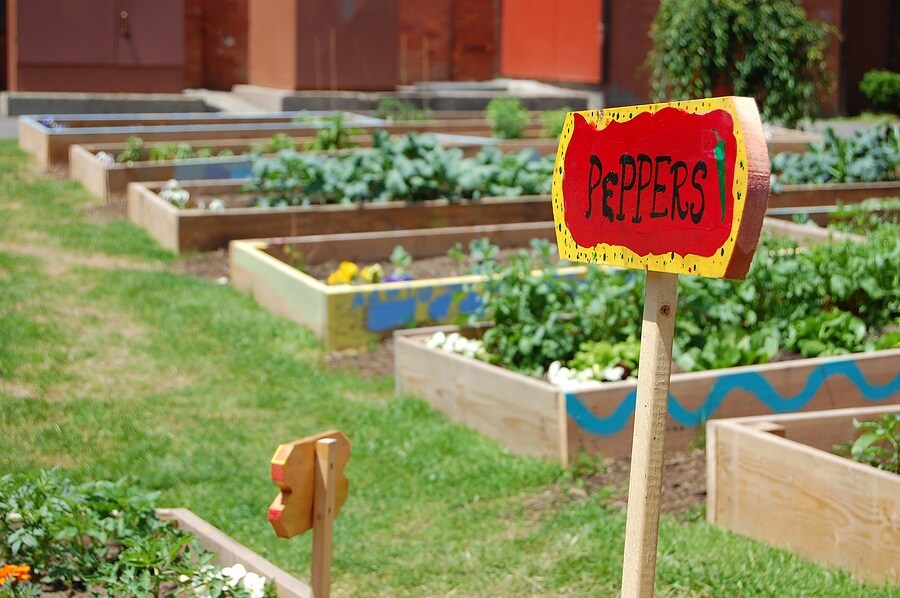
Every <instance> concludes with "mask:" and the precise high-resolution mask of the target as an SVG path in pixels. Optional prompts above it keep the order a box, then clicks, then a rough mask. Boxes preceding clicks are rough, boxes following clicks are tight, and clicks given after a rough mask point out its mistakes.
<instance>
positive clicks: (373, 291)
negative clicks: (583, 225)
mask: <svg viewBox="0 0 900 598" xmlns="http://www.w3.org/2000/svg"><path fill="white" fill-rule="evenodd" d="M485 237H487V238H489V239H490V240H491V242H492V243H494V244H496V245H498V246H499V247H501V248H503V249H509V248H527V247H528V244H529V241H530V240H531V239H534V238H541V239H545V240H547V241H552V240H554V239H555V236H554V231H553V223H552V222H537V223H529V224H501V225H493V226H492V225H479V226H467V227H456V228H439V229H433V230H404V231H387V232H375V233H356V234H334V235H315V236H308V237H294V238H289V239H268V240H253V241H232V242H231V245H230V247H229V260H230V269H229V270H230V280H231V284H232V285H234V287H235V288H237V289H238V290H241V291H244V292H249V293H250V294H251V295H252V296H253V298H254V299H255V300H256V301H257V302H258V303H259V304H260V305H262V306H263V307H265V308H266V309H268V310H269V311H272V312H273V313H276V314H278V315H281V316H284V317H286V318H288V319H290V320H293V321H295V322H298V323H300V324H303V325H305V326H308V327H309V328H310V329H312V331H313V333H314V334H315V335H316V336H317V337H318V338H321V339H322V340H323V342H324V344H325V349H326V350H329V351H330V350H336V349H344V348H349V347H364V346H366V344H368V343H371V342H376V341H380V340H381V339H383V338H384V337H385V336H387V335H389V334H390V333H391V332H392V331H393V330H396V329H398V328H403V327H409V326H412V325H422V324H428V323H448V322H453V321H455V320H456V318H457V317H458V316H459V315H464V314H469V313H471V312H472V310H473V309H474V308H475V306H476V305H477V303H478V297H477V291H478V289H479V288H480V284H481V282H482V281H483V280H484V277H483V276H479V275H461V276H449V277H437V278H426V279H417V280H409V281H398V282H380V283H376V284H354V285H349V284H340V285H329V284H326V283H325V282H323V281H322V280H320V279H318V278H315V277H313V276H311V275H309V274H307V273H305V272H301V271H300V270H298V269H296V268H294V267H292V266H291V265H289V263H288V262H291V261H292V258H291V256H296V257H297V259H300V260H302V262H303V265H304V266H305V267H309V266H313V265H315V264H318V263H321V262H326V261H328V262H330V261H333V260H336V259H337V260H347V261H352V262H357V263H359V264H360V265H365V264H370V263H373V262H378V261H388V258H389V256H390V254H391V251H392V250H393V248H394V247H395V246H397V245H400V246H402V247H403V248H404V249H405V250H406V251H407V252H408V253H409V254H410V255H411V256H412V257H413V258H414V259H415V260H422V259H425V258H433V257H440V256H445V255H446V253H447V251H448V250H449V249H450V248H451V247H453V246H454V244H455V243H461V244H462V245H464V246H465V245H468V244H469V243H470V242H471V241H473V240H477V239H481V238H485ZM582 270H583V268H578V267H573V268H571V269H567V270H566V271H567V272H571V273H573V274H574V273H577V272H580V271H582Z"/></svg>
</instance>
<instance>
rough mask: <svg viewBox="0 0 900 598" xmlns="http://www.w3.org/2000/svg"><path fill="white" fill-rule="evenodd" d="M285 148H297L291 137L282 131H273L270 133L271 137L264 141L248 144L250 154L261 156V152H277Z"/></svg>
mask: <svg viewBox="0 0 900 598" xmlns="http://www.w3.org/2000/svg"><path fill="white" fill-rule="evenodd" d="M285 149H286V150H294V149H297V144H296V143H295V142H294V139H293V137H290V136H288V135H285V134H284V133H275V134H274V135H272V137H271V139H269V140H267V141H266V142H265V143H252V144H250V152H249V153H250V155H251V156H261V155H263V154H277V153H278V152H280V151H281V150H285Z"/></svg>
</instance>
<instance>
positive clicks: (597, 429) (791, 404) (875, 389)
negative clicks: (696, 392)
mask: <svg viewBox="0 0 900 598" xmlns="http://www.w3.org/2000/svg"><path fill="white" fill-rule="evenodd" d="M838 375H843V376H846V377H847V379H848V380H850V381H851V382H852V383H853V384H854V385H855V386H856V387H857V389H858V390H859V393H860V395H862V397H863V398H864V399H866V400H868V401H883V400H884V399H887V398H888V397H889V396H891V395H892V394H894V393H896V392H900V373H898V374H896V375H895V376H894V377H893V379H891V380H890V381H889V382H887V383H886V384H884V385H881V386H876V385H873V384H869V382H868V380H866V377H865V376H864V375H863V373H862V372H861V371H860V369H859V366H857V364H856V362H855V361H851V360H847V361H837V362H831V363H823V364H822V365H820V366H818V367H817V368H815V369H814V370H813V371H811V372H810V374H809V377H808V378H807V379H806V385H805V386H804V387H803V389H802V390H801V391H800V392H799V393H797V394H796V395H794V396H793V397H782V396H781V395H780V394H778V391H776V390H775V389H774V388H772V385H771V384H769V381H768V380H766V379H765V378H764V377H763V376H762V375H761V374H759V373H757V372H741V373H738V374H731V375H728V376H722V377H720V378H719V379H718V380H716V381H715V383H713V385H712V388H710V389H709V394H708V395H707V396H706V400H705V401H704V402H703V404H702V405H701V406H700V407H698V408H697V409H694V410H690V409H686V408H685V407H684V406H682V405H681V403H679V402H678V400H677V399H676V398H675V396H674V395H672V394H669V400H668V409H669V415H670V417H671V418H672V419H674V420H675V421H677V422H678V423H680V424H683V425H685V426H698V425H700V423H702V422H703V421H704V420H705V419H708V418H710V417H712V415H713V414H714V413H715V412H716V410H717V409H718V408H719V406H720V405H721V404H722V402H723V401H724V400H725V398H726V397H727V396H728V394H729V393H731V392H732V391H734V390H744V391H746V392H749V393H751V394H753V395H754V396H756V398H757V399H759V401H760V402H761V403H763V404H764V405H765V406H766V407H768V408H769V409H771V410H772V411H773V412H774V413H788V412H791V411H799V410H801V409H803V407H805V406H806V405H807V404H808V403H809V402H810V401H811V400H812V399H813V397H814V396H815V394H816V392H818V390H819V388H820V387H821V386H822V385H823V384H824V383H825V380H827V379H828V378H830V377H832V376H838ZM636 396H637V391H636V390H633V391H631V392H630V393H628V395H627V396H626V397H625V398H624V399H623V400H622V402H621V403H620V404H619V406H618V407H616V409H615V411H613V412H612V413H611V414H609V415H608V416H606V417H597V416H596V415H594V414H593V413H591V412H590V410H589V409H588V408H587V407H586V406H585V405H584V403H582V402H581V401H580V400H579V399H578V396H577V395H576V394H575V393H572V392H567V393H566V412H567V413H568V414H569V417H571V418H572V419H573V420H574V421H575V423H577V424H578V426H579V427H581V428H582V429H584V430H586V431H587V432H590V433H591V434H596V435H598V436H610V435H612V434H616V433H617V432H619V431H621V430H622V429H623V428H624V427H625V424H626V423H628V419H629V418H630V417H631V415H632V414H633V413H634V405H635V399H636Z"/></svg>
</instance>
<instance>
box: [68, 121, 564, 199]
mask: <svg viewBox="0 0 900 598" xmlns="http://www.w3.org/2000/svg"><path fill="white" fill-rule="evenodd" d="M435 137H436V138H437V140H438V143H439V144H440V145H441V146H443V147H458V148H460V149H462V151H463V155H464V156H467V157H468V156H473V155H475V154H476V153H477V152H478V151H480V150H481V149H482V148H483V147H484V146H486V145H493V146H495V147H497V148H499V149H500V151H502V152H504V153H506V152H510V151H519V150H522V149H531V150H534V151H536V152H538V153H540V154H548V153H553V152H555V151H556V141H555V140H549V139H530V140H529V139H518V140H505V141H504V140H499V139H492V138H488V137H476V136H467V135H452V134H446V133H437V134H435ZM291 138H292V139H293V140H294V142H295V144H296V145H297V147H302V146H303V144H304V143H306V142H308V141H310V140H312V139H313V136H311V135H305V136H299V135H293V136H292V137H291ZM270 139H271V138H270ZM270 139H245V140H241V139H222V140H218V139H212V140H197V141H194V142H192V143H191V145H192V146H193V147H194V148H206V149H209V150H211V151H212V152H213V153H215V154H218V153H219V152H222V151H228V152H231V153H233V154H235V155H231V156H218V155H216V156H213V157H208V158H188V159H178V160H150V158H149V156H148V155H147V154H148V151H146V150H145V151H144V152H143V153H142V156H141V159H140V160H138V161H131V162H128V163H119V162H116V163H114V164H109V163H108V162H105V161H104V160H102V159H101V158H100V157H99V156H98V154H99V153H100V152H104V153H106V154H108V155H111V156H118V155H119V154H120V153H121V152H122V151H123V150H124V149H125V146H124V145H123V144H121V143H105V144H97V145H79V144H76V145H72V146H71V147H70V148H69V176H70V178H72V179H75V180H77V181H79V182H81V184H83V185H84V186H85V188H86V189H87V190H88V191H90V192H91V193H93V194H94V195H96V196H97V197H99V198H101V199H103V200H105V201H119V200H124V199H125V197H126V192H127V188H128V183H132V182H148V181H161V180H166V179H178V180H179V181H189V180H217V179H218V180H225V179H243V178H247V177H249V176H251V174H252V168H253V158H252V157H251V156H250V155H249V152H250V150H251V149H252V148H253V147H254V146H257V147H258V146H261V145H264V144H265V143H266V142H268V141H270ZM351 141H352V143H354V144H355V147H361V148H363V147H371V145H372V136H371V135H354V136H352V137H351ZM152 146H153V144H149V145H148V147H152ZM343 151H348V150H343Z"/></svg>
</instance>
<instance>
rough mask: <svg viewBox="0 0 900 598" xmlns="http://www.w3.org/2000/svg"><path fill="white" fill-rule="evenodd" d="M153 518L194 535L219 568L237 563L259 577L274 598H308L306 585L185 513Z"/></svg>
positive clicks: (162, 511) (176, 511)
mask: <svg viewBox="0 0 900 598" xmlns="http://www.w3.org/2000/svg"><path fill="white" fill-rule="evenodd" d="M156 516H157V517H159V518H160V519H162V520H163V521H171V522H172V523H173V525H174V527H176V528H178V529H181V530H184V531H186V532H190V533H192V534H194V535H195V536H196V537H197V539H198V540H199V541H200V545H201V546H202V547H203V548H205V549H206V550H209V551H210V552H214V553H216V556H215V558H214V559H213V562H214V563H215V564H216V565H218V566H220V567H230V566H231V565H233V564H235V563H241V564H242V565H244V567H246V569H247V570H248V571H252V572H253V573H256V574H257V575H262V576H263V577H265V578H266V579H267V580H269V581H270V583H272V584H274V585H275V591H276V595H277V596H278V598H310V597H311V596H312V592H311V590H310V588H309V586H308V585H306V584H305V583H303V582H302V581H300V580H299V579H297V578H296V577H294V576H293V575H291V574H290V573H287V572H286V571H284V570H283V569H281V568H279V567H278V566H276V565H275V564H274V563H272V562H271V561H269V560H268V559H265V558H263V557H261V556H260V555H259V554H257V553H255V552H253V551H252V550H250V549H249V548H247V547H246V546H244V545H243V544H240V543H239V542H237V541H235V540H234V539H233V538H231V537H230V536H228V535H227V534H225V533H224V532H222V531H221V530H220V529H218V528H217V527H215V526H213V525H211V524H209V523H207V522H206V521H205V520H203V519H201V518H200V517H198V516H197V515H195V514H194V513H193V512H192V511H190V510H188V509H157V510H156Z"/></svg>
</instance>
